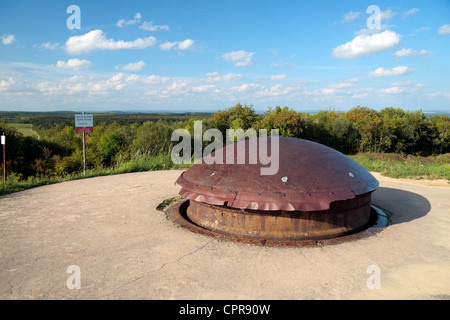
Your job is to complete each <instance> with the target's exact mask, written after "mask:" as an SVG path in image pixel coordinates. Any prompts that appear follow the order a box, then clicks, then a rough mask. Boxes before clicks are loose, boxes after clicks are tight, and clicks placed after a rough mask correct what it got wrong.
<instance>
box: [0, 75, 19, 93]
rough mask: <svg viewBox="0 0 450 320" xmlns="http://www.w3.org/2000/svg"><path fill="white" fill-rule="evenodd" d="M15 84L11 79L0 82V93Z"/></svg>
mask: <svg viewBox="0 0 450 320" xmlns="http://www.w3.org/2000/svg"><path fill="white" fill-rule="evenodd" d="M15 83H16V81H15V80H14V79H13V78H11V77H9V78H8V80H0V91H6V90H8V89H9V88H10V87H11V86H12V85H14V84H15Z"/></svg>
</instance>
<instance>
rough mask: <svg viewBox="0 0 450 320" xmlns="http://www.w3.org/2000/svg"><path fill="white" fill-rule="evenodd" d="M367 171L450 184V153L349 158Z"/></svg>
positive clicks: (384, 154)
mask: <svg viewBox="0 0 450 320" xmlns="http://www.w3.org/2000/svg"><path fill="white" fill-rule="evenodd" d="M351 158H352V159H354V160H355V161H356V162H358V163H359V164H361V165H362V166H363V167H365V168H366V169H367V170H369V171H375V172H380V173H381V174H382V175H384V176H387V177H391V178H407V179H429V180H434V179H446V180H448V181H449V183H450V153H447V154H441V155H438V156H429V157H421V156H415V155H408V156H403V155H401V154H394V153H359V154H356V155H354V156H351Z"/></svg>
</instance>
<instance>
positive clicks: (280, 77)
mask: <svg viewBox="0 0 450 320" xmlns="http://www.w3.org/2000/svg"><path fill="white" fill-rule="evenodd" d="M286 77H287V75H285V74H274V75H272V76H270V77H262V78H257V79H256V81H280V80H284V79H286Z"/></svg>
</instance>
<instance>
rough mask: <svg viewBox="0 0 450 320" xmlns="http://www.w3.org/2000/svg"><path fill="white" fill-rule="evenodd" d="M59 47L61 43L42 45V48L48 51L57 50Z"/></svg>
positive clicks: (45, 43) (44, 43)
mask: <svg viewBox="0 0 450 320" xmlns="http://www.w3.org/2000/svg"><path fill="white" fill-rule="evenodd" d="M58 47H59V43H58V42H55V43H51V42H43V43H41V48H44V49H47V50H55V49H56V48H58Z"/></svg>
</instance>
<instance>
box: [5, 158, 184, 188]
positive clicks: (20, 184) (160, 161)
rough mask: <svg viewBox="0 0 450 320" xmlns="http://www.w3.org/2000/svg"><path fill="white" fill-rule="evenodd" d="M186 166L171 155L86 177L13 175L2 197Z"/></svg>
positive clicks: (91, 172) (80, 174) (100, 170)
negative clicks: (63, 183)
mask: <svg viewBox="0 0 450 320" xmlns="http://www.w3.org/2000/svg"><path fill="white" fill-rule="evenodd" d="M186 167H187V166H186V165H184V164H181V165H176V164H174V163H173V162H172V159H171V158H170V155H159V156H155V157H151V158H148V157H144V156H141V157H139V158H136V159H133V160H130V161H126V162H123V163H120V164H118V165H116V166H115V167H112V168H96V169H88V170H86V176H85V175H84V174H83V172H78V173H72V174H67V175H65V176H62V177H57V176H55V177H45V176H40V177H29V178H28V179H21V177H20V176H18V175H15V174H11V175H9V176H8V178H7V181H6V184H5V183H3V177H0V178H1V179H2V180H1V182H0V195H2V194H7V193H11V192H17V191H23V190H26V189H30V188H34V187H38V186H42V185H47V184H53V183H58V182H64V181H70V180H77V179H83V178H92V177H98V176H106V175H114V174H121V173H130V172H142V171H156V170H169V169H180V168H186Z"/></svg>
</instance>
